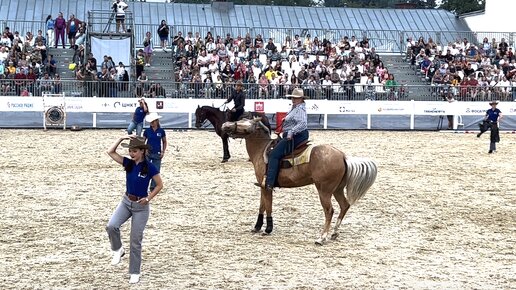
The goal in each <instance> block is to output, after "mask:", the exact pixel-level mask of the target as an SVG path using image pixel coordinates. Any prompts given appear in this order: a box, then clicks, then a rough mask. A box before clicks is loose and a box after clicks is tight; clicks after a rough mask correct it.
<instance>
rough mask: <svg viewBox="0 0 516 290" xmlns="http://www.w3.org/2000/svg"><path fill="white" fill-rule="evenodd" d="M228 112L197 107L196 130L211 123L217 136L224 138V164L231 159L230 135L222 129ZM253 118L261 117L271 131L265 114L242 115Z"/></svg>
mask: <svg viewBox="0 0 516 290" xmlns="http://www.w3.org/2000/svg"><path fill="white" fill-rule="evenodd" d="M226 114H227V112H223V111H221V110H219V109H218V108H215V107H211V106H202V107H199V106H197V109H196V110H195V128H200V127H201V126H202V125H203V124H204V123H205V122H206V121H207V120H208V121H210V123H211V124H212V125H213V128H215V132H216V133H217V135H219V136H220V138H222V150H223V152H224V155H223V157H222V162H227V161H228V159H229V158H231V155H230V154H229V146H228V138H229V136H228V134H226V133H224V132H222V130H221V127H222V124H223V123H224V122H226V120H227V117H226ZM253 117H261V118H262V122H263V123H264V124H265V126H267V127H268V128H269V130H270V124H269V119H268V118H267V116H265V114H263V113H257V112H244V114H242V117H241V118H251V119H252V118H253Z"/></svg>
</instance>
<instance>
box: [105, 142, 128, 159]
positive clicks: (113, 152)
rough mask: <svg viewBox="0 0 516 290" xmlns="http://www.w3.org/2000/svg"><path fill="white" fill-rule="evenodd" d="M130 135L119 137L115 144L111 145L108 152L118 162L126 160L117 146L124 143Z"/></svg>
mask: <svg viewBox="0 0 516 290" xmlns="http://www.w3.org/2000/svg"><path fill="white" fill-rule="evenodd" d="M129 138H130V137H129V136H122V137H120V138H118V139H117V140H116V141H115V143H113V145H111V146H110V147H109V148H108V150H107V151H106V153H107V154H108V155H109V157H111V158H112V159H113V160H115V161H116V162H117V163H118V164H122V163H123V161H124V157H123V156H122V155H120V154H118V153H117V152H116V148H118V145H120V143H122V141H124V140H127V139H129Z"/></svg>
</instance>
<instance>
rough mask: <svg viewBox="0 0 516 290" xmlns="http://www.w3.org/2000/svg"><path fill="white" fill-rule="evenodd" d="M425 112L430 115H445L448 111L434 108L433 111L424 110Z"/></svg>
mask: <svg viewBox="0 0 516 290" xmlns="http://www.w3.org/2000/svg"><path fill="white" fill-rule="evenodd" d="M423 112H425V113H428V114H444V113H446V111H444V110H443V109H441V108H432V109H424V110H423Z"/></svg>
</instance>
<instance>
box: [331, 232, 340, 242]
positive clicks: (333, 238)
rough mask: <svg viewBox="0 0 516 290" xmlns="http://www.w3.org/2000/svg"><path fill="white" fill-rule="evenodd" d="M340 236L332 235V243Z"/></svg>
mask: <svg viewBox="0 0 516 290" xmlns="http://www.w3.org/2000/svg"><path fill="white" fill-rule="evenodd" d="M338 236H339V234H337V233H335V234H332V235H331V239H332V241H335V240H336V239H337V237H338Z"/></svg>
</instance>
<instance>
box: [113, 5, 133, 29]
mask: <svg viewBox="0 0 516 290" xmlns="http://www.w3.org/2000/svg"><path fill="white" fill-rule="evenodd" d="M111 8H112V9H113V13H114V14H115V19H116V32H117V33H118V32H120V26H122V32H124V33H125V32H127V31H126V30H125V10H127V8H129V6H128V5H127V3H125V2H124V1H123V0H116V1H115V2H113V5H112V7H111Z"/></svg>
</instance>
